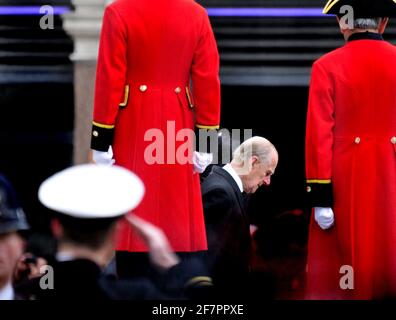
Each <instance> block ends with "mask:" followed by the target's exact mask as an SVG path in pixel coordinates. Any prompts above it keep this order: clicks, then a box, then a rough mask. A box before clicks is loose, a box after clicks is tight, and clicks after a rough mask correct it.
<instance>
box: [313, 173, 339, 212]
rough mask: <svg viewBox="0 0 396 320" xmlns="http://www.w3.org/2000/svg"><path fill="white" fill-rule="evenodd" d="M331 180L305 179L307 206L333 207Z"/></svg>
mask: <svg viewBox="0 0 396 320" xmlns="http://www.w3.org/2000/svg"><path fill="white" fill-rule="evenodd" d="M333 203H334V198H333V184H332V183H331V180H318V179H317V180H307V205H308V206H309V207H312V208H313V207H333Z"/></svg>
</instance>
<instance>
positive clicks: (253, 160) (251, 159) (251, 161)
mask: <svg viewBox="0 0 396 320" xmlns="http://www.w3.org/2000/svg"><path fill="white" fill-rule="evenodd" d="M258 162H259V158H258V157H257V156H252V157H251V158H250V164H251V166H252V167H253V166H254V164H256V163H258Z"/></svg>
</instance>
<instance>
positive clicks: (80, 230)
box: [24, 164, 211, 300]
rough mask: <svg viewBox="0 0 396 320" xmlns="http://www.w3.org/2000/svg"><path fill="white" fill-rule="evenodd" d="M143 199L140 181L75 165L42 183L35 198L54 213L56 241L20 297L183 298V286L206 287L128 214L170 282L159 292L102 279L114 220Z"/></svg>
mask: <svg viewBox="0 0 396 320" xmlns="http://www.w3.org/2000/svg"><path fill="white" fill-rule="evenodd" d="M143 194H144V186H143V183H142V182H141V181H140V179H139V178H138V177H137V176H135V175H134V174H133V173H131V172H130V171H128V170H126V169H124V168H121V167H117V166H113V167H109V166H103V165H93V164H92V165H81V166H76V167H72V168H69V169H66V170H63V171H61V172H59V173H57V174H55V175H54V176H52V177H50V178H48V179H47V180H46V181H44V182H43V183H42V185H41V186H40V189H39V199H40V201H41V203H43V205H45V206H46V207H48V208H49V209H51V210H53V212H54V218H53V221H52V230H53V233H54V236H55V237H56V238H57V239H58V242H59V243H58V251H57V254H56V261H55V262H54V263H53V265H49V266H47V270H46V273H45V274H44V275H43V276H42V277H41V279H37V281H33V282H32V283H31V286H30V287H28V286H27V287H25V292H24V293H25V295H26V294H27V295H28V296H29V294H30V296H29V298H31V299H32V298H35V299H70V298H73V299H89V300H92V299H96V300H107V299H112V300H113V299H133V300H135V299H138V300H143V299H163V298H168V297H172V298H184V297H185V295H184V293H185V292H186V291H185V288H186V286H185V284H186V283H187V281H189V284H190V288H191V286H200V285H204V282H205V284H209V285H210V281H211V280H210V278H207V277H203V278H199V279H200V281H196V280H194V279H193V277H192V276H191V277H190V276H189V275H190V272H191V274H192V273H194V272H195V271H197V270H195V269H187V270H186V269H182V267H181V266H180V264H179V260H178V258H177V256H176V255H175V254H174V253H173V252H172V250H171V248H170V246H169V243H168V242H167V239H166V237H165V236H164V234H163V233H162V232H161V231H160V230H159V229H158V228H156V227H154V226H152V225H151V224H149V223H147V222H145V221H144V220H142V219H139V218H136V217H134V216H133V215H132V216H130V217H128V221H129V222H128V223H130V224H131V225H132V227H133V228H135V230H136V232H137V233H138V234H139V235H140V236H142V238H143V240H144V241H145V242H146V244H147V246H148V248H149V249H150V253H151V260H152V263H153V264H154V265H155V266H156V267H158V268H159V269H160V270H161V272H163V274H164V279H165V281H167V280H169V283H163V288H162V287H157V286H155V285H154V284H153V283H152V282H150V281H148V280H147V279H143V278H141V279H135V280H134V281H119V280H116V279H114V278H109V277H105V276H103V275H102V269H103V268H104V267H105V266H106V265H107V264H108V262H109V261H110V260H111V258H112V256H113V255H114V247H115V242H116V223H117V221H118V220H119V219H121V218H123V217H124V216H125V215H126V213H127V212H129V211H130V210H132V209H134V208H135V207H136V206H137V205H138V204H139V203H140V201H141V199H142V198H143ZM174 273H176V274H177V275H178V276H179V277H178V278H177V281H178V282H175V279H176V277H175V276H174V275H173V274H174ZM198 275H199V276H204V274H202V273H199V274H198ZM172 281H173V282H172ZM162 289H164V290H162ZM29 290H30V292H29ZM26 291H27V292H26Z"/></svg>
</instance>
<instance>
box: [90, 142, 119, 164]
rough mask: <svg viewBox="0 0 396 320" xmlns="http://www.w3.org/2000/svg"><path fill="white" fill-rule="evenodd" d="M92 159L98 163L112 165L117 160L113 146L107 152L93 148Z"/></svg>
mask: <svg viewBox="0 0 396 320" xmlns="http://www.w3.org/2000/svg"><path fill="white" fill-rule="evenodd" d="M92 159H93V161H94V162H95V163H96V164H104V165H108V166H112V165H113V164H114V163H115V160H114V159H113V149H112V148H111V146H110V147H109V150H108V151H107V152H105V151H97V150H93V153H92Z"/></svg>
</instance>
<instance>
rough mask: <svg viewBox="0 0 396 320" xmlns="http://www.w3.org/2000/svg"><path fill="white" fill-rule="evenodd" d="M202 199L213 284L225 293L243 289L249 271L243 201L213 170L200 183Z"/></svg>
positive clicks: (219, 172)
mask: <svg viewBox="0 0 396 320" xmlns="http://www.w3.org/2000/svg"><path fill="white" fill-rule="evenodd" d="M202 198H203V206H204V214H205V224H206V232H207V238H208V257H207V260H208V264H209V266H210V269H211V272H212V276H213V282H214V284H215V286H217V287H221V288H223V289H225V291H226V292H227V293H231V291H234V293H235V292H236V290H232V288H239V287H245V286H246V284H247V278H248V274H249V267H250V263H249V261H250V251H251V239H250V231H249V221H248V217H247V213H246V210H245V201H244V197H243V195H242V193H241V191H240V189H239V188H238V185H237V183H236V182H235V180H234V179H233V178H232V176H231V175H230V174H229V173H228V172H227V171H225V170H224V169H222V168H220V167H217V166H215V167H213V170H212V172H211V174H210V175H209V176H208V177H207V178H206V179H205V180H204V181H203V183H202ZM230 288H231V291H230V290H229V289H230Z"/></svg>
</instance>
